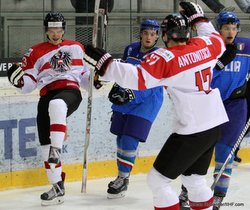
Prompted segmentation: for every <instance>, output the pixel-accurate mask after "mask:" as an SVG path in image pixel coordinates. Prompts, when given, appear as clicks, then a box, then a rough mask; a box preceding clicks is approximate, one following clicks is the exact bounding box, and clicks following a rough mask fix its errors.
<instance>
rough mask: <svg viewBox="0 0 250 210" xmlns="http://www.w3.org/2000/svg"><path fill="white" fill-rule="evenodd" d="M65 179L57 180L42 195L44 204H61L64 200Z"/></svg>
mask: <svg viewBox="0 0 250 210" xmlns="http://www.w3.org/2000/svg"><path fill="white" fill-rule="evenodd" d="M64 194H65V189H64V181H60V182H57V183H56V184H53V185H52V188H51V189H50V190H49V191H48V192H45V193H43V194H42V195H41V200H42V202H41V204H42V206H50V205H56V204H61V203H63V202H64Z"/></svg>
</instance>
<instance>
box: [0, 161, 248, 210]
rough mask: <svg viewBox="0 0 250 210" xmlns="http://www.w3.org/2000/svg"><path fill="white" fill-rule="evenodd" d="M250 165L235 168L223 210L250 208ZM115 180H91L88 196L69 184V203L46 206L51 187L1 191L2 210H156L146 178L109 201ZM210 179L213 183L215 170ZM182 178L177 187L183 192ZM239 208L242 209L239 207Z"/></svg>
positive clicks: (136, 179) (137, 177)
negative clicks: (45, 196) (43, 202)
mask: <svg viewBox="0 0 250 210" xmlns="http://www.w3.org/2000/svg"><path fill="white" fill-rule="evenodd" d="M249 177H250V164H244V165H243V164H242V165H239V166H238V167H236V168H234V170H233V176H232V179H231V185H230V189H229V192H228V195H227V197H226V198H225V200H224V205H225V206H223V207H222V208H221V210H249V209H250V183H249ZM113 178H114V177H111V178H105V179H98V180H88V182H87V193H86V194H85V193H83V194H82V193H81V192H80V191H81V182H66V184H65V187H66V195H65V202H64V203H63V204H61V205H56V206H47V207H44V206H43V207H42V206H41V205H40V198H39V197H40V194H41V193H42V192H44V191H47V190H48V189H49V187H50V186H43V187H33V188H26V189H16V190H7V191H1V192H0V210H21V209H22V210H39V209H42V210H97V209H98V210H153V204H152V194H151V191H150V190H149V188H148V186H147V184H146V175H145V174H140V175H133V176H131V178H130V184H129V188H128V191H127V193H126V196H125V197H124V198H120V199H107V198H106V190H107V184H108V183H109V181H111V180H112V179H113ZM207 180H208V183H209V185H210V186H211V184H212V168H211V169H210V170H209V173H208V176H207ZM180 185H181V184H180V181H179V179H177V180H175V181H174V182H173V185H172V186H173V188H174V189H176V190H177V191H178V192H179V191H180ZM237 205H238V206H237Z"/></svg>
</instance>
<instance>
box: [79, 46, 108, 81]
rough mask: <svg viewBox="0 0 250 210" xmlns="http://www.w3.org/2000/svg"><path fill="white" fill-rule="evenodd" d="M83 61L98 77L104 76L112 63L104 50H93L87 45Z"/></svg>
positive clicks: (93, 48)
mask: <svg viewBox="0 0 250 210" xmlns="http://www.w3.org/2000/svg"><path fill="white" fill-rule="evenodd" d="M83 59H84V61H85V62H86V64H87V66H88V67H89V68H91V69H93V70H94V71H95V72H96V73H97V74H98V75H100V76H103V75H104V74H105V72H106V69H107V67H108V65H109V63H110V62H111V61H113V58H112V56H111V55H110V54H109V53H107V52H106V51H105V50H104V49H101V48H95V47H93V46H91V45H87V46H86V47H85V53H84V55H83Z"/></svg>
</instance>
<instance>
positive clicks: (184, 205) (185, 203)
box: [180, 202, 190, 210]
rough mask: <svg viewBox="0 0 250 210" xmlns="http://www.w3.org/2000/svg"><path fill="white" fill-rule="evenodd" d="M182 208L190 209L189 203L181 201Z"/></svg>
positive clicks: (184, 209)
mask: <svg viewBox="0 0 250 210" xmlns="http://www.w3.org/2000/svg"><path fill="white" fill-rule="evenodd" d="M180 210H190V207H189V204H188V203H187V202H184V203H180Z"/></svg>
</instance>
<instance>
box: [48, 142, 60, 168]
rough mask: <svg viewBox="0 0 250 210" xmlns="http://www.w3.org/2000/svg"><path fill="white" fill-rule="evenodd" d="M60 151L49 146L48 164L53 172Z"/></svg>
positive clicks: (58, 159) (58, 160)
mask: <svg viewBox="0 0 250 210" xmlns="http://www.w3.org/2000/svg"><path fill="white" fill-rule="evenodd" d="M60 154H61V149H60V148H57V147H53V146H50V150H49V158H48V164H49V165H50V169H51V170H52V171H53V170H54V169H55V167H56V165H57V164H58V163H59V162H60Z"/></svg>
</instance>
